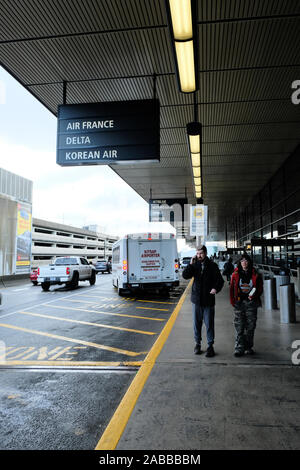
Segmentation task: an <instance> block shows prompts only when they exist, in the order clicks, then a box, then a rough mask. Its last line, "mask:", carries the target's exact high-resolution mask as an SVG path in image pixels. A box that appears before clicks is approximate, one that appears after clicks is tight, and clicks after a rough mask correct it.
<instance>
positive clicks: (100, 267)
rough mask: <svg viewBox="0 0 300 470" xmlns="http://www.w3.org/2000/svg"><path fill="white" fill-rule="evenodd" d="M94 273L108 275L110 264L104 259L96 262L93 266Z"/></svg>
mask: <svg viewBox="0 0 300 470" xmlns="http://www.w3.org/2000/svg"><path fill="white" fill-rule="evenodd" d="M95 269H96V273H108V274H110V272H111V264H110V262H109V261H106V260H105V259H103V260H100V261H97V262H96V264H95Z"/></svg>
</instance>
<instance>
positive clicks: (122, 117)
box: [56, 100, 160, 166]
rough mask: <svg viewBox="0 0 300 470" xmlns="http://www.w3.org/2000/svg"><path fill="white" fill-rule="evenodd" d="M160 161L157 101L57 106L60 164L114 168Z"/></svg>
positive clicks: (58, 158)
mask: <svg viewBox="0 0 300 470" xmlns="http://www.w3.org/2000/svg"><path fill="white" fill-rule="evenodd" d="M159 160H160V125H159V101H158V100H140V101H116V102H105V103H87V104H68V105H60V106H59V107H58V123H57V154H56V162H57V163H58V165H61V166H77V165H111V164H116V163H134V162H136V161H148V162H149V161H155V162H157V161H159Z"/></svg>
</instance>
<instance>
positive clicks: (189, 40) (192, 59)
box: [165, 0, 198, 93]
mask: <svg viewBox="0 0 300 470" xmlns="http://www.w3.org/2000/svg"><path fill="white" fill-rule="evenodd" d="M197 1H198V0H165V5H166V11H167V17H168V23H169V31H170V35H171V41H172V47H173V52H174V58H175V68H176V75H177V80H178V85H179V90H180V91H181V92H182V93H193V92H195V91H196V90H197V89H198V58H197V53H198V52H197V47H198V46H197V24H196V22H197Z"/></svg>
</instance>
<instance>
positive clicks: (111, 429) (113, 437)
mask: <svg viewBox="0 0 300 470" xmlns="http://www.w3.org/2000/svg"><path fill="white" fill-rule="evenodd" d="M191 285H192V281H190V282H189V284H188V286H187V288H186V289H185V291H184V293H183V295H182V296H181V298H180V300H179V302H178V304H177V306H176V307H175V309H174V311H173V313H172V315H171V316H170V318H169V320H168V322H167V323H166V325H165V327H164V329H163V330H162V332H161V334H160V335H159V337H158V338H157V340H156V341H155V343H154V345H153V347H152V348H151V350H150V351H149V353H148V354H147V357H146V359H145V360H144V362H143V364H142V366H141V368H140V369H139V371H138V373H137V374H136V376H135V377H134V379H133V381H132V382H131V385H130V387H129V388H128V390H127V392H126V393H125V395H124V397H123V399H122V401H121V403H120V405H119V406H118V408H117V410H116V412H115V413H114V415H113V417H112V419H111V420H110V423H109V424H108V426H107V428H106V429H105V431H104V433H103V434H102V437H101V439H100V440H99V442H98V444H97V446H96V448H95V450H114V449H115V448H116V446H117V444H118V442H119V439H120V437H121V435H122V433H123V431H124V429H125V426H126V424H127V422H128V420H129V418H130V415H131V413H132V411H133V409H134V407H135V404H136V402H137V400H138V397H139V395H140V393H141V392H142V390H143V387H144V385H145V383H146V381H147V379H148V377H149V375H150V373H151V370H152V368H153V366H154V364H155V361H156V359H157V357H158V356H159V354H160V352H161V350H162V348H163V346H164V344H165V342H166V340H167V338H168V336H169V334H170V332H171V330H172V328H173V325H174V323H175V320H176V318H177V316H178V313H179V311H180V309H181V307H182V304H183V302H184V300H185V298H186V296H187V293H188V290H189V289H190V287H191Z"/></svg>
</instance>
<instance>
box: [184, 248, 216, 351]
mask: <svg viewBox="0 0 300 470" xmlns="http://www.w3.org/2000/svg"><path fill="white" fill-rule="evenodd" d="M182 277H183V278H184V279H191V278H192V277H194V282H193V286H192V296H191V301H192V306H193V319H194V338H195V343H196V344H195V348H194V353H195V354H201V352H202V351H201V340H202V335H201V330H202V323H203V320H204V323H205V326H206V336H207V344H208V348H207V351H206V357H213V356H214V355H215V351H214V348H213V344H214V339H215V295H216V294H217V293H218V292H220V290H221V289H222V287H223V285H224V280H223V278H222V276H221V273H220V270H219V268H218V266H217V265H216V264H215V263H214V262H213V261H211V260H210V259H209V258H208V257H207V249H206V246H204V245H203V246H201V247H200V248H197V253H196V256H193V258H192V259H191V262H190V264H189V265H188V266H187V267H186V268H185V269H184V271H183V273H182Z"/></svg>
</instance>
